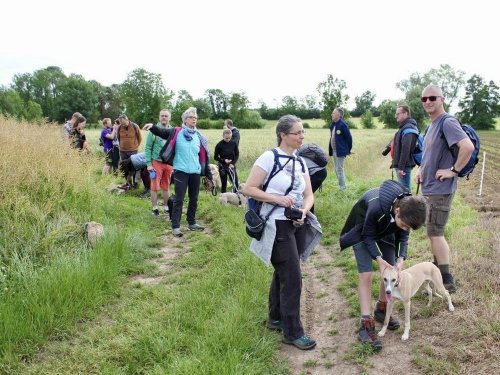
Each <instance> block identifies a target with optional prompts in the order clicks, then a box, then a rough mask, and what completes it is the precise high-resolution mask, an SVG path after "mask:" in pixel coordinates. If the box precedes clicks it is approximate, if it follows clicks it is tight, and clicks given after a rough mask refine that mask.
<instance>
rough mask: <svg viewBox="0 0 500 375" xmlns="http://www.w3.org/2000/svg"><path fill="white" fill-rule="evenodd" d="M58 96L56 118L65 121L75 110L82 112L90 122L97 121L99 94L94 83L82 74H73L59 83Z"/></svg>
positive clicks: (55, 102)
mask: <svg viewBox="0 0 500 375" xmlns="http://www.w3.org/2000/svg"><path fill="white" fill-rule="evenodd" d="M58 92H59V94H58V96H57V98H56V99H55V101H54V104H55V106H56V108H57V115H56V116H55V118H54V119H55V120H57V121H59V122H64V121H65V120H67V119H69V118H71V115H72V114H73V113H74V112H80V113H81V114H82V115H84V116H85V117H86V118H87V122H89V123H97V120H98V116H99V112H98V111H97V94H96V92H95V89H94V87H93V85H92V84H91V83H90V82H88V81H86V80H85V79H84V78H83V77H82V76H81V75H77V74H71V75H70V76H69V77H67V78H64V79H63V80H61V81H60V82H59V83H58Z"/></svg>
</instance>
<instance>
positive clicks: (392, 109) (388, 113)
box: [378, 99, 398, 129]
mask: <svg viewBox="0 0 500 375" xmlns="http://www.w3.org/2000/svg"><path fill="white" fill-rule="evenodd" d="M397 106H398V102H397V101H395V100H388V99H386V100H384V101H383V102H382V103H380V105H379V107H378V111H379V112H380V116H379V120H380V121H382V123H383V124H384V128H388V129H396V128H397V127H398V122H397V121H396V118H395V117H394V114H395V113H396V108H397Z"/></svg>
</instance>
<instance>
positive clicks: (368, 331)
mask: <svg viewBox="0 0 500 375" xmlns="http://www.w3.org/2000/svg"><path fill="white" fill-rule="evenodd" d="M358 340H359V341H361V343H363V344H368V345H371V347H372V348H373V349H374V350H380V349H382V343H381V342H380V340H379V339H378V336H377V333H376V332H375V320H374V319H373V318H372V317H370V318H368V319H365V318H361V326H360V327H359V333H358Z"/></svg>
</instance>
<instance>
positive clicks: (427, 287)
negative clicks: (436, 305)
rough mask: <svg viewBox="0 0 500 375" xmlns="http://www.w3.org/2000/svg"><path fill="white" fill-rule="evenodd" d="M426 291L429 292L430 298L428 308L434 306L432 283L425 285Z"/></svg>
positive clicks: (428, 282)
mask: <svg viewBox="0 0 500 375" xmlns="http://www.w3.org/2000/svg"><path fill="white" fill-rule="evenodd" d="M425 289H426V290H427V295H428V296H429V302H428V303H427V307H430V306H431V305H432V288H431V282H430V281H427V284H426V285H425Z"/></svg>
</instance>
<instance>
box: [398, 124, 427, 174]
mask: <svg viewBox="0 0 500 375" xmlns="http://www.w3.org/2000/svg"><path fill="white" fill-rule="evenodd" d="M406 134H416V135H417V142H416V143H415V148H414V149H413V151H412V153H411V155H412V156H413V161H414V162H415V164H416V165H418V166H420V164H422V151H423V150H424V137H423V136H422V134H420V132H419V131H418V129H416V128H413V127H411V128H406V129H404V130H403V131H402V132H401V138H403V137H404V136H405V135H406Z"/></svg>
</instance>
